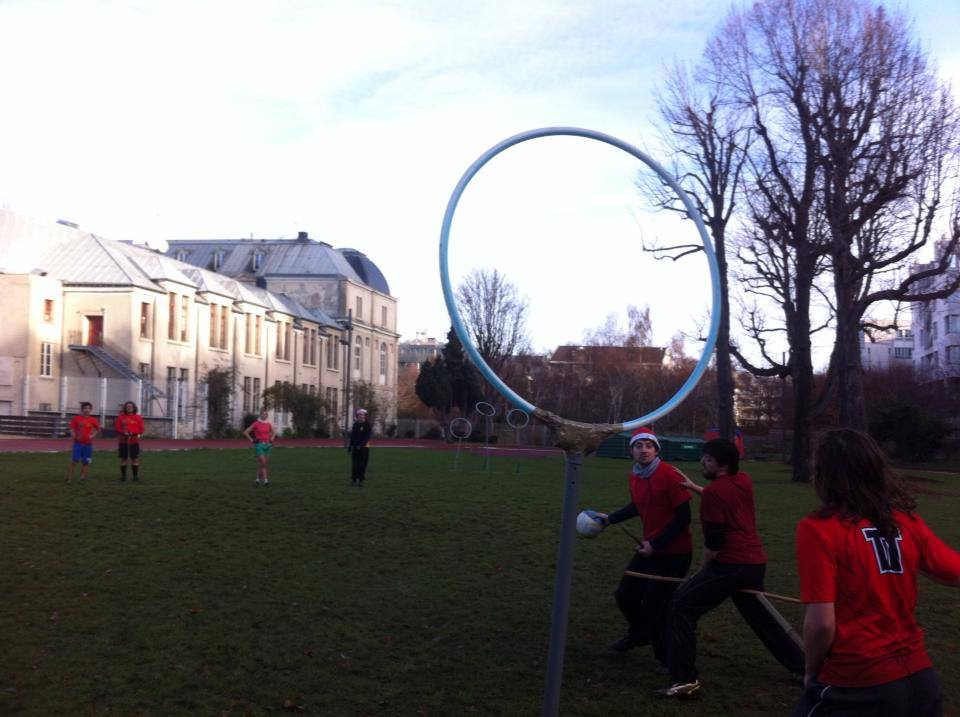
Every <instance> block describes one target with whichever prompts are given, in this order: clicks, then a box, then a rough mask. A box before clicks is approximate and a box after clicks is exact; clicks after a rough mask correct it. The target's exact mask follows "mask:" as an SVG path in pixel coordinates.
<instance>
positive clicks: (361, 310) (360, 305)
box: [357, 296, 363, 321]
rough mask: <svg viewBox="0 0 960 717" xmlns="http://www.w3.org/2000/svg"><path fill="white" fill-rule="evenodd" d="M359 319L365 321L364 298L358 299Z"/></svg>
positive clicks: (359, 297)
mask: <svg viewBox="0 0 960 717" xmlns="http://www.w3.org/2000/svg"><path fill="white" fill-rule="evenodd" d="M357 318H358V319H359V320H360V321H363V297H362V296H358V297H357Z"/></svg>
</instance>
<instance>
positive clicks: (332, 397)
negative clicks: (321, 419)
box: [326, 386, 337, 416]
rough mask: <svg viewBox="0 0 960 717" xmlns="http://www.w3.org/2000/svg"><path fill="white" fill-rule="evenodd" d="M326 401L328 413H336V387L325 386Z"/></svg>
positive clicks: (333, 414)
mask: <svg viewBox="0 0 960 717" xmlns="http://www.w3.org/2000/svg"><path fill="white" fill-rule="evenodd" d="M326 393H327V403H329V404H330V415H331V416H336V415H337V389H335V388H332V387H329V386H328V387H327V392H326Z"/></svg>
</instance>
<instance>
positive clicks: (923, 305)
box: [911, 241, 960, 380]
mask: <svg viewBox="0 0 960 717" xmlns="http://www.w3.org/2000/svg"><path fill="white" fill-rule="evenodd" d="M945 245H946V243H945V242H942V241H941V242H937V244H936V251H937V255H938V256H940V255H941V254H942V252H943V250H944V247H945ZM929 266H931V265H930V264H926V265H920V266H919V267H917V268H918V270H922V269H925V268H928V267H929ZM956 271H960V256H958V254H957V253H954V255H953V257H951V261H950V267H949V269H948V272H956ZM938 279H942V277H932V278H931V279H928V280H927V287H932V286H935V284H934V283H933V282H934V281H935V280H938ZM922 288H924V287H922ZM911 310H912V318H913V330H914V337H913V360H914V367H915V368H916V369H917V370H918V371H919V372H920V373H921V375H923V376H926V377H928V378H931V379H951V380H960V291H956V292H954V293H953V294H951V295H950V296H948V297H946V298H944V299H934V300H932V301H925V302H917V303H915V304H913V305H912V307H911Z"/></svg>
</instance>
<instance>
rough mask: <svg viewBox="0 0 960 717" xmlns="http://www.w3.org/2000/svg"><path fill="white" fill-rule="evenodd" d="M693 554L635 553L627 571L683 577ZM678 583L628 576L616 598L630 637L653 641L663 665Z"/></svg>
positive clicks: (655, 652) (622, 582)
mask: <svg viewBox="0 0 960 717" xmlns="http://www.w3.org/2000/svg"><path fill="white" fill-rule="evenodd" d="M690 558H691V555H690V553H675V554H670V553H661V554H659V555H651V556H650V557H649V558H644V557H642V556H641V555H638V554H637V553H634V555H633V558H632V559H631V560H630V564H629V565H628V566H627V570H631V571H633V572H637V573H648V574H650V575H664V576H666V577H671V578H682V577H683V576H684V575H686V574H687V570H688V569H689V568H690ZM677 586H678V583H669V582H661V581H659V580H644V579H643V578H634V577H631V576H629V575H624V576H623V577H622V578H621V579H620V584H619V585H618V586H617V589H616V592H614V593H613V596H614V597H615V598H616V599H617V606H618V607H619V608H620V612H622V613H623V616H624V617H625V618H627V622H628V623H629V624H630V637H632V638H634V639H635V640H637V641H639V642H649V643H650V646H651V647H653V654H654V655H655V656H656V658H657V659H658V660H660V662H662V663H664V664H666V662H667V645H666V627H667V624H666V623H667V613H668V610H669V606H670V597H671V596H672V595H673V593H674V592H675V591H676V589H677Z"/></svg>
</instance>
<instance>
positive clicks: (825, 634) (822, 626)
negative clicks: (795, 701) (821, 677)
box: [803, 602, 837, 687]
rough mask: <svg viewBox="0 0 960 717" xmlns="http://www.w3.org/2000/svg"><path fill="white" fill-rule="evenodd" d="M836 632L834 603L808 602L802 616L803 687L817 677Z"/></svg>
mask: <svg viewBox="0 0 960 717" xmlns="http://www.w3.org/2000/svg"><path fill="white" fill-rule="evenodd" d="M836 634H837V615H836V611H835V609H834V603H832V602H812V603H809V604H808V605H807V609H806V612H805V614H804V617H803V652H804V654H805V655H806V662H805V663H804V676H803V685H804V687H806V686H808V685H809V684H810V682H811V681H813V680H815V679H817V675H818V674H819V673H820V668H821V667H823V663H824V661H825V660H826V659H827V655H828V654H829V653H830V648H831V646H832V645H833V638H834V637H835V636H836Z"/></svg>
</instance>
